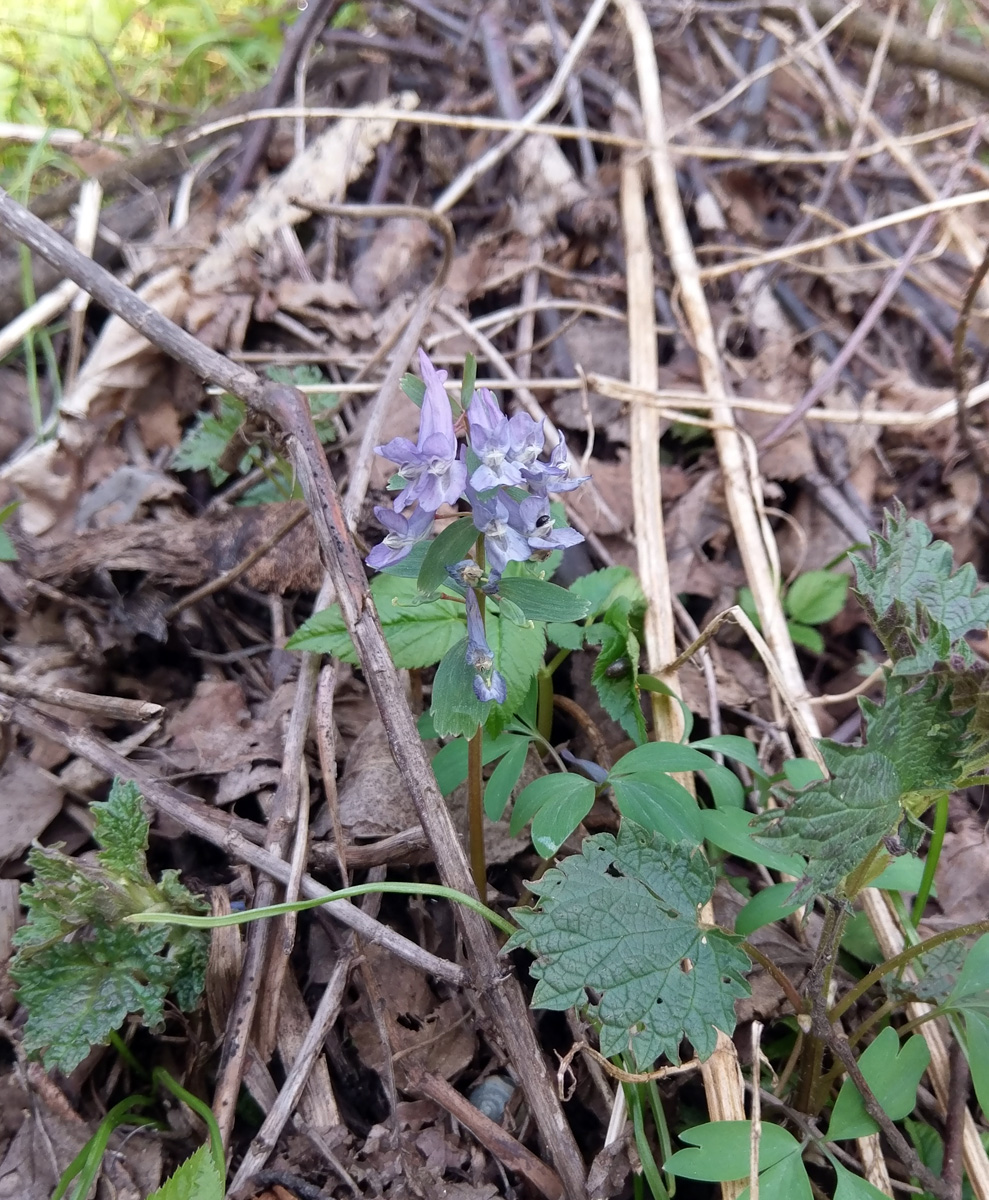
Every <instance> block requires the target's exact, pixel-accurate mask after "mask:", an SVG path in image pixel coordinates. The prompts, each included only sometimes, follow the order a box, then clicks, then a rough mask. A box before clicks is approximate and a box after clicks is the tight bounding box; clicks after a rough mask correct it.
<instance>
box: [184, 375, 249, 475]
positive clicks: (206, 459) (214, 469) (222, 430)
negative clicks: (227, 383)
mask: <svg viewBox="0 0 989 1200" xmlns="http://www.w3.org/2000/svg"><path fill="white" fill-rule="evenodd" d="M246 415H247V408H246V406H245V404H244V402H243V401H242V400H238V399H237V397H236V396H230V395H228V394H226V393H224V394H223V395H222V396H220V399H219V412H218V413H217V415H216V416H213V415H212V414H211V413H200V414H199V416H198V417H197V418H196V423H195V425H194V426H193V427H192V429H190V430H189V431H188V432H187V433H186V434H185V435H184V436H183V438H182V441H181V443H180V444H179V448H178V449H177V450H176V451H175V456H174V457H173V459H172V470H173V471H209V473H210V479H211V480H212V482H213V484H214V486H218V485H219V484H221V483H223V481H224V480H225V479H227V478H228V473H227V472H226V471H223V470H221V469H220V468H219V467H218V466H217V463H218V462H219V460H220V459H221V458H222V457H223V452H224V451H225V450H226V448H227V446H228V445H229V443H230V441H231V439H232V438H233V437H234V435H235V434H236V433H237V431H238V429H240V427H241V425H243V423H244V418H245V416H246Z"/></svg>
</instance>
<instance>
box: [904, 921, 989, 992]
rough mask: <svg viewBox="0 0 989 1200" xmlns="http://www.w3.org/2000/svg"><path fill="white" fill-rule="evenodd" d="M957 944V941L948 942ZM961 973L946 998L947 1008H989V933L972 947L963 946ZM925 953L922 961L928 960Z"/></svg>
mask: <svg viewBox="0 0 989 1200" xmlns="http://www.w3.org/2000/svg"><path fill="white" fill-rule="evenodd" d="M948 945H955V943H950V942H949V943H948ZM962 949H963V951H964V953H963V958H962V964H963V965H962V967H961V973H960V974H959V976H958V979H957V981H956V982H955V984H954V986H953V987H952V988H951V991H950V993H949V995H948V996H947V998H946V999H945V1000H944V1007H945V1008H953V1009H956V1010H964V1009H974V1008H982V1009H987V1010H989V933H986V934H983V935H982V937H980V938H979V940H978V941H977V942H976V943H975V945H974V946H972V947H971V948H967V949H966V948H965V947H964V946H963V947H962ZM927 959H928V955H926V954H925V955H924V957H923V959H922V960H921V961H922V962H926V961H927Z"/></svg>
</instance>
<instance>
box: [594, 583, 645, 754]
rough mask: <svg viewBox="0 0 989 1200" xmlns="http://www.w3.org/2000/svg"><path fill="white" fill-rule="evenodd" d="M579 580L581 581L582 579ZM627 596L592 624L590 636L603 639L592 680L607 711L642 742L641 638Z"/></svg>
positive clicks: (637, 740) (643, 726) (643, 724)
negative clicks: (639, 672) (635, 627)
mask: <svg viewBox="0 0 989 1200" xmlns="http://www.w3.org/2000/svg"><path fill="white" fill-rule="evenodd" d="M578 582H579V581H578ZM630 616H631V604H630V601H629V600H628V598H627V597H626V596H619V597H618V598H617V599H616V600H614V601H613V602H612V603H611V604H610V606H609V607H608V610H607V611H606V612H605V614H604V620H603V621H602V622H601V623H600V624H595V625H592V626H591V627H590V628H589V629H588V630H587V633H586V636H587V640H588V641H591V640H596V641H599V642H600V643H601V650H600V651H599V653H598V656H597V659H596V660H595V662H594V668H593V670H592V671H591V682H592V683H593V684H594V687H595V689H596V691H597V694H598V699H599V700H600V701H601V705H602V707H603V708H604V710H605V712H606V713H607V714H608V716H609V717H611V719H612V720H613V721H617V722H618V723H619V725H621V727H622V729H624V730H625V732H626V733H627V734H628V735H629V737H630V738H633V739H634V740H635V742H636V743H638V744H639V745H641V744H642V743H643V742H644V741H645V740H646V719H645V717H644V716H643V714H642V705H641V704H640V702H639V698H640V695H641V689H640V687H639V677H638V669H639V639H638V638H637V637H636V635H635V632H634V631H633V629H632V624H631V621H630Z"/></svg>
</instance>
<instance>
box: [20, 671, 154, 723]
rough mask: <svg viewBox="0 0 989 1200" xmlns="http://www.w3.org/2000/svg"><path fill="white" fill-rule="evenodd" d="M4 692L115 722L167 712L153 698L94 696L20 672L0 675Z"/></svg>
mask: <svg viewBox="0 0 989 1200" xmlns="http://www.w3.org/2000/svg"><path fill="white" fill-rule="evenodd" d="M0 692H5V693H6V694H7V695H8V696H26V697H29V698H30V699H32V700H43V701H44V702H45V704H54V705H57V707H59V708H70V709H72V711H73V712H84V713H89V714H90V716H94V717H108V718H110V719H111V720H114V721H150V720H152V719H153V718H154V717H160V716H161V714H162V713H163V712H164V711H165V710H164V708H162V706H161V705H160V704H152V703H151V701H150V700H125V699H123V698H122V697H119V696H94V695H93V694H92V693H91V692H77V691H74V690H73V689H72V688H63V687H51V686H49V685H48V684H45V683H39V682H38V681H37V680H35V679H20V678H18V676H16V675H4V674H0Z"/></svg>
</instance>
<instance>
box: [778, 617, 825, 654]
mask: <svg viewBox="0 0 989 1200" xmlns="http://www.w3.org/2000/svg"><path fill="white" fill-rule="evenodd" d="M786 627H787V629H789V631H790V637H791V639H792V640H793V642H794V643H795V645H797V646H803V648H804V649H805V650H809V651H810V652H811V654H823V653H824V638H823V637H821V635H820V634H819V633H818V632H817V630H816V629H812V628H811V627H810V625H801V623H800V622H799V621H787V623H786Z"/></svg>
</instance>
